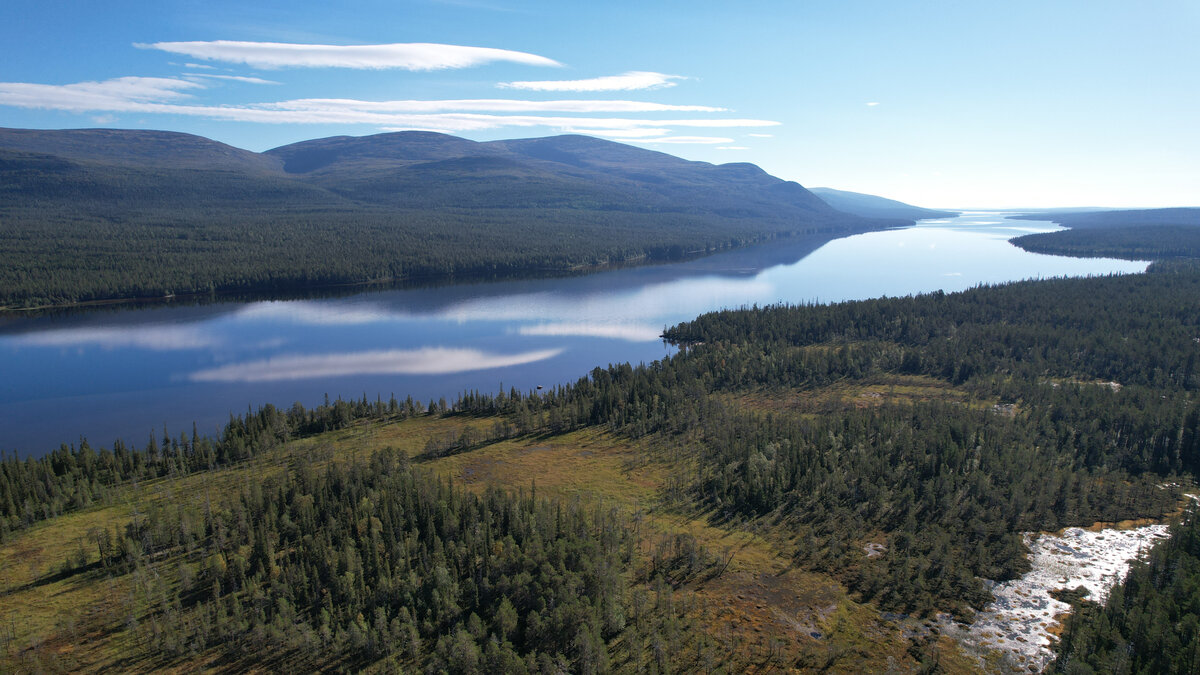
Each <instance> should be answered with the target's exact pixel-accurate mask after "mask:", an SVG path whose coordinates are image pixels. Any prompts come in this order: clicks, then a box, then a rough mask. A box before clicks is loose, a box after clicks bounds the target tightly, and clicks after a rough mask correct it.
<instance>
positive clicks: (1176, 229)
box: [1012, 208, 1200, 260]
mask: <svg viewBox="0 0 1200 675" xmlns="http://www.w3.org/2000/svg"><path fill="white" fill-rule="evenodd" d="M1012 217H1013V218H1016V219H1019V220H1052V221H1054V222H1056V223H1058V224H1060V225H1064V226H1066V227H1069V228H1071V229H1069V230H1065V231H1062V232H1046V233H1039V234H1027V235H1025V236H1023V237H1017V238H1016V239H1013V240H1012V243H1013V244H1016V245H1017V246H1020V247H1021V248H1023V249H1025V250H1027V251H1033V252H1035V253H1049V254H1052V255H1071V256H1082V257H1112V258H1126V259H1130V260H1166V259H1173V258H1200V208H1172V209H1137V210H1127V211H1058V212H1055V213H1049V214H1048V213H1030V214H1025V215H1021V216H1012Z"/></svg>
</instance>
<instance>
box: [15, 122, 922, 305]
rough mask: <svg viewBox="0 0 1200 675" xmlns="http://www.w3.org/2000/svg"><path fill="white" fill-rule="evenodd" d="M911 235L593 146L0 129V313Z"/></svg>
mask: <svg viewBox="0 0 1200 675" xmlns="http://www.w3.org/2000/svg"><path fill="white" fill-rule="evenodd" d="M902 222H903V221H881V220H871V219H864V218H861V217H857V216H852V215H848V214H845V213H842V212H839V211H836V210H834V209H833V208H831V207H829V206H828V205H827V204H825V203H824V202H823V201H821V200H820V199H818V198H816V197H815V196H814V195H812V193H810V192H809V191H808V190H806V189H804V188H803V187H801V186H800V185H798V184H796V183H793V182H788V181H784V180H781V179H779V178H775V177H773V176H770V175H768V174H767V173H765V172H763V171H762V170H761V169H759V168H758V167H756V166H753V165H750V164H725V165H712V164H708V163H704V162H690V161H686V160H683V159H680V158H678V157H673V156H671V155H667V154H663V153H660V152H653V151H650V150H643V149H639V148H634V147H631V146H626V145H622V144H620V143H614V142H611V141H603V140H598V139H594V138H589V137H584V136H559V137H552V138H539V139H524V140H511V141H496V142H490V143H477V142H474V141H469V140H466V139H462V138H456V137H453V136H447V135H444V134H436V133H428V132H399V133H390V134H380V135H377V136H368V137H361V138H351V137H335V138H326V139H319V140H314V141H307V142H304V143H297V144H294V145H288V146H284V147H281V148H276V149H274V150H270V151H268V152H265V153H253V152H248V151H245V150H239V149H237V148H233V147H231V146H228V145H224V144H221V143H217V142H215V141H211V140H208V139H205V138H201V137H198V136H191V135H187V134H179V133H170V132H162V131H131V130H110V129H86V130H70V131H37V130H20V129H3V130H0V223H3V227H0V307H5V306H8V307H13V306H18V307H19V306H35V305H45V304H63V303H72V302H79V301H88V300H102V299H115V298H131V297H160V296H165V295H171V294H185V293H200V292H212V291H217V292H220V291H280V290H296V289H303V288H309V287H314V286H322V285H334V284H358V283H366V282H383V281H389V282H390V281H400V280H426V279H448V278H460V279H461V278H484V277H496V276H513V275H526V274H539V273H547V272H551V273H561V272H564V271H572V270H576V269H580V268H585V267H588V266H595V265H604V264H609V263H615V262H626V261H631V260H673V259H679V258H683V257H685V256H690V255H699V254H704V253H707V252H711V251H715V250H719V249H723V248H729V247H734V246H740V245H744V244H748V243H753V242H758V241H764V240H768V239H771V238H775V237H781V236H790V235H794V234H802V233H803V234H807V233H814V232H823V233H834V234H840V233H850V232H857V231H864V230H867V229H872V228H878V227H884V226H888V225H896V224H901V223H902Z"/></svg>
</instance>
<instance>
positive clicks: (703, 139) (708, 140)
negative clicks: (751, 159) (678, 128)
mask: <svg viewBox="0 0 1200 675" xmlns="http://www.w3.org/2000/svg"><path fill="white" fill-rule="evenodd" d="M633 142H634V143H679V144H685V145H686V144H694V145H718V144H721V143H732V142H733V139H732V138H721V137H720V136H667V137H665V138H644V139H633Z"/></svg>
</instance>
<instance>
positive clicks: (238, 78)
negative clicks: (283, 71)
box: [184, 73, 281, 84]
mask: <svg viewBox="0 0 1200 675" xmlns="http://www.w3.org/2000/svg"><path fill="white" fill-rule="evenodd" d="M184 77H188V78H192V77H203V78H206V79H209V80H228V81H230V82H245V83H246V84H281V83H280V82H276V81H275V80H264V79H263V78H261V77H246V76H243V75H211V74H209V73H188V74H187V75H185V76H184Z"/></svg>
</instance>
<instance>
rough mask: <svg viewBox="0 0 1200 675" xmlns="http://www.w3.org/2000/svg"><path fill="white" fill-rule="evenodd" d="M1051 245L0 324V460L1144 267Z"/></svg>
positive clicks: (874, 244) (884, 243) (640, 271)
mask: <svg viewBox="0 0 1200 675" xmlns="http://www.w3.org/2000/svg"><path fill="white" fill-rule="evenodd" d="M1056 229H1059V228H1058V227H1057V226H1055V225H1053V224H1051V223H1048V222H1045V223H1043V222H1032V221H1006V220H1004V218H1003V214H999V213H985V212H973V213H965V214H963V215H962V216H960V217H958V218H954V219H950V220H930V221H923V222H921V223H919V224H918V225H917V226H916V227H911V228H905V229H899V230H889V231H884V232H872V233H868V234H860V235H855V236H851V237H845V238H842V239H834V240H832V241H830V240H828V239H821V238H797V239H790V240H783V241H780V242H775V243H772V244H768V245H763V246H757V247H753V248H746V249H741V250H737V251H731V252H728V253H723V254H719V255H714V256H710V257H707V258H703V259H699V260H694V261H690V262H686V263H679V264H673V265H657V266H649V267H637V268H628V269H621V270H614V271H608V272H602V273H597V274H592V275H588V276H581V277H572V278H565V279H561V278H560V279H537V280H529V281H507V282H497V283H481V284H464V285H455V286H443V287H434V288H419V289H406V290H383V291H371V292H363V293H360V294H357V295H353V296H349V297H339V298H318V299H301V300H265V301H258V302H233V301H230V302H223V303H212V304H206V305H199V306H198V305H190V306H189V305H161V306H154V307H148V308H136V309H129V308H118V309H107V310H89V311H77V312H66V313H63V314H57V315H53V316H43V317H21V318H6V319H0V373H2V374H3V376H2V377H0V450H7V451H9V452H11V451H14V450H15V451H17V452H18V453H19V454H35V455H36V454H42V453H44V452H46V451H48V450H49V449H51V448H54V447H57V446H58V445H59V444H60V443H63V442H67V443H71V442H78V440H79V439H80V437H83V436H86V437H87V438H88V440H89V442H91V443H92V444H93V445H108V444H110V443H111V442H112V440H113V439H115V438H122V439H124V440H125V441H126V442H132V443H134V444H136V445H138V446H141V445H142V444H143V443H145V442H146V440H147V439H148V438H149V436H150V434H151V433H154V434H155V435H156V436H159V437H161V436H162V434H163V430H164V428H165V429H166V430H167V431H168V432H169V433H170V434H171V435H172V436H177V435H178V434H179V432H181V431H189V432H190V430H191V428H192V423H193V422H196V424H197V425H198V427H199V429H200V431H201V433H215V432H217V431H218V430H219V429H220V428H221V427H222V426H223V425H224V423H225V422H227V421H228V419H229V415H230V414H231V413H232V414H240V413H242V412H245V411H246V410H247V409H248V408H250V407H251V406H253V407H257V406H259V405H261V404H264V403H268V402H269V403H274V404H276V405H278V406H289V405H291V404H292V403H293V402H295V401H299V402H301V403H303V404H304V405H305V406H312V405H316V404H318V403H320V402H321V401H322V400H323V399H324V396H325V395H326V394H328V395H329V396H330V397H331V398H336V397H339V396H340V397H343V398H361V397H362V396H364V395H365V396H366V397H367V398H368V399H370V400H375V399H376V397H382V398H383V400H385V401H386V400H387V399H388V398H389V397H390V396H391V395H392V394H393V393H394V394H396V396H397V397H398V398H401V399H403V398H404V396H406V395H412V396H413V397H414V398H417V399H420V400H422V401H425V402H428V401H429V400H431V399H433V400H436V399H438V398H442V397H445V398H447V399H453V398H454V397H455V396H456V395H457V394H458V393H459V392H462V391H466V390H470V389H477V390H480V391H492V392H494V391H496V390H498V388H499V387H501V386H503V387H504V388H505V389H507V388H509V387H516V388H518V389H519V390H528V389H532V388H534V387H536V386H538V385H543V386H550V385H555V384H560V383H566V382H572V381H574V380H576V379H578V378H579V377H581V376H582V375H584V374H586V373H587V372H589V371H590V370H591V369H593V368H595V367H597V366H606V365H608V364H610V363H621V362H626V361H628V362H633V363H638V362H650V361H653V360H654V359H658V358H661V357H663V356H664V355H666V354H669V353H671V352H672V351H673V348H671V347H670V346H668V345H666V344H664V343H663V342H662V340H661V339H660V338H659V335H660V334H661V332H662V330H663V328H664V327H666V326H669V325H673V324H675V323H678V322H680V321H686V320H688V319H691V318H694V317H695V316H697V315H699V314H701V313H704V312H707V311H712V310H715V309H721V308H726V307H740V306H743V305H746V306H748V305H753V304H759V305H764V304H770V303H776V302H791V303H802V302H814V301H815V302H834V301H839V300H849V299H861V298H871V297H879V296H883V295H887V296H900V295H909V294H914V293H920V292H927V291H934V290H938V289H941V290H944V291H947V292H950V291H957V290H963V289H966V288H970V287H973V286H976V285H979V284H982V283H999V282H1004V281H1011V280H1018V279H1027V278H1036V277H1050V276H1065V275H1072V276H1078V275H1088V274H1109V273H1131V272H1141V271H1144V270H1145V268H1146V263H1145V262H1131V261H1124V260H1112V259H1103V258H1087V259H1083V258H1065V257H1058V256H1047V255H1040V254H1034V253H1028V252H1025V251H1022V250H1021V249H1018V248H1016V247H1015V246H1012V245H1011V244H1009V243H1008V239H1009V238H1011V237H1014V236H1018V235H1020V234H1026V233H1029V232H1047V231H1053V230H1056Z"/></svg>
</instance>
